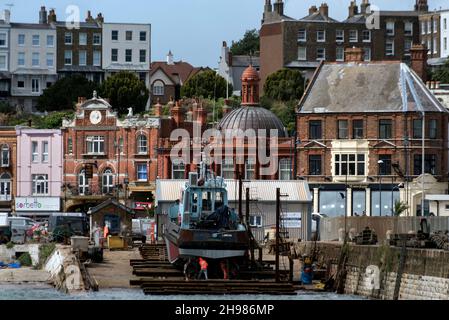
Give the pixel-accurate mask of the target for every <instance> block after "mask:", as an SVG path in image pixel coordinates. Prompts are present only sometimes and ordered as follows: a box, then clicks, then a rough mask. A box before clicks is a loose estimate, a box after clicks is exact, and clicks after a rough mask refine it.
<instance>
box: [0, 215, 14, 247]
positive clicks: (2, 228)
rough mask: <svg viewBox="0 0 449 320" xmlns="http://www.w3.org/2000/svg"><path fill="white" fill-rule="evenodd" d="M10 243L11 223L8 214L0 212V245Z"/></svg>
mask: <svg viewBox="0 0 449 320" xmlns="http://www.w3.org/2000/svg"><path fill="white" fill-rule="evenodd" d="M10 241H11V222H10V221H9V216H8V213H6V212H0V244H7V243H8V242H10Z"/></svg>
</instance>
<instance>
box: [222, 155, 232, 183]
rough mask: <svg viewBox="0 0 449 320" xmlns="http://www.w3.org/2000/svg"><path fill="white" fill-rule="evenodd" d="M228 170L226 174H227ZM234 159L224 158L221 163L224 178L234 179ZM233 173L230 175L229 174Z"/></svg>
mask: <svg viewBox="0 0 449 320" xmlns="http://www.w3.org/2000/svg"><path fill="white" fill-rule="evenodd" d="M225 172H226V175H225ZM234 172H235V167H234V159H229V158H224V159H223V161H222V163H221V175H222V178H223V179H234ZM229 173H231V174H230V175H228V174H229Z"/></svg>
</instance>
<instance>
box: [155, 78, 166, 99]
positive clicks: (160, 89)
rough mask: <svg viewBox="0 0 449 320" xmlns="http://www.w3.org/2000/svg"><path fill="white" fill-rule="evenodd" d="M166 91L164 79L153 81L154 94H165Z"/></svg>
mask: <svg viewBox="0 0 449 320" xmlns="http://www.w3.org/2000/svg"><path fill="white" fill-rule="evenodd" d="M164 92H165V85H164V83H163V82H162V81H156V82H154V83H153V95H155V96H163V95H164Z"/></svg>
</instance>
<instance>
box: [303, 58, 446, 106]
mask: <svg viewBox="0 0 449 320" xmlns="http://www.w3.org/2000/svg"><path fill="white" fill-rule="evenodd" d="M310 83H311V85H309V87H308V89H307V91H306V94H305V95H304V97H303V99H302V100H301V102H300V104H299V108H298V112H299V113H345V112H346V113H354V112H364V113H368V112H376V113H379V112H405V111H415V112H420V110H421V109H420V105H422V108H423V109H424V111H426V112H448V111H447V110H446V109H445V108H444V107H443V106H442V105H441V103H440V102H439V101H438V100H437V99H436V98H435V96H434V95H433V94H432V93H431V92H430V91H429V90H428V89H427V87H426V86H425V84H424V83H423V82H422V80H421V79H420V78H419V77H418V75H417V74H416V73H415V72H414V71H413V70H411V69H410V68H409V67H408V66H407V65H406V64H404V63H401V62H378V63H324V64H322V65H321V66H320V68H319V70H318V71H317V72H316V73H315V75H314V77H313V79H312V80H311V82H310ZM414 92H415V94H414Z"/></svg>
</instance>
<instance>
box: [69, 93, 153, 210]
mask: <svg viewBox="0 0 449 320" xmlns="http://www.w3.org/2000/svg"><path fill="white" fill-rule="evenodd" d="M159 127H160V120H159V119H158V118H151V117H148V116H145V117H138V116H134V115H133V114H132V110H130V113H129V114H128V116H127V117H126V118H125V119H124V120H119V119H118V117H117V114H116V113H114V112H113V111H112V107H111V105H109V103H108V102H107V101H105V100H104V99H101V98H98V97H97V96H96V93H94V97H93V98H92V99H90V100H87V101H85V100H84V99H82V98H81V99H80V101H79V103H78V105H77V111H76V115H75V118H74V119H70V120H64V121H63V126H62V133H63V144H64V174H63V180H64V185H63V189H64V191H63V197H64V208H65V210H67V211H72V210H76V209H81V210H83V211H84V212H87V210H88V209H89V207H95V206H96V205H98V204H99V203H102V202H103V201H105V200H106V199H108V198H112V197H114V198H115V199H117V200H119V201H120V202H121V203H123V204H126V205H127V206H128V207H131V208H135V207H136V206H137V207H138V206H139V204H140V203H148V202H151V201H152V197H153V196H152V193H153V192H154V181H155V180H156V172H157V158H156V154H155V151H156V147H157V142H158V139H157V138H158V131H159ZM90 175H91V177H90Z"/></svg>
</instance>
